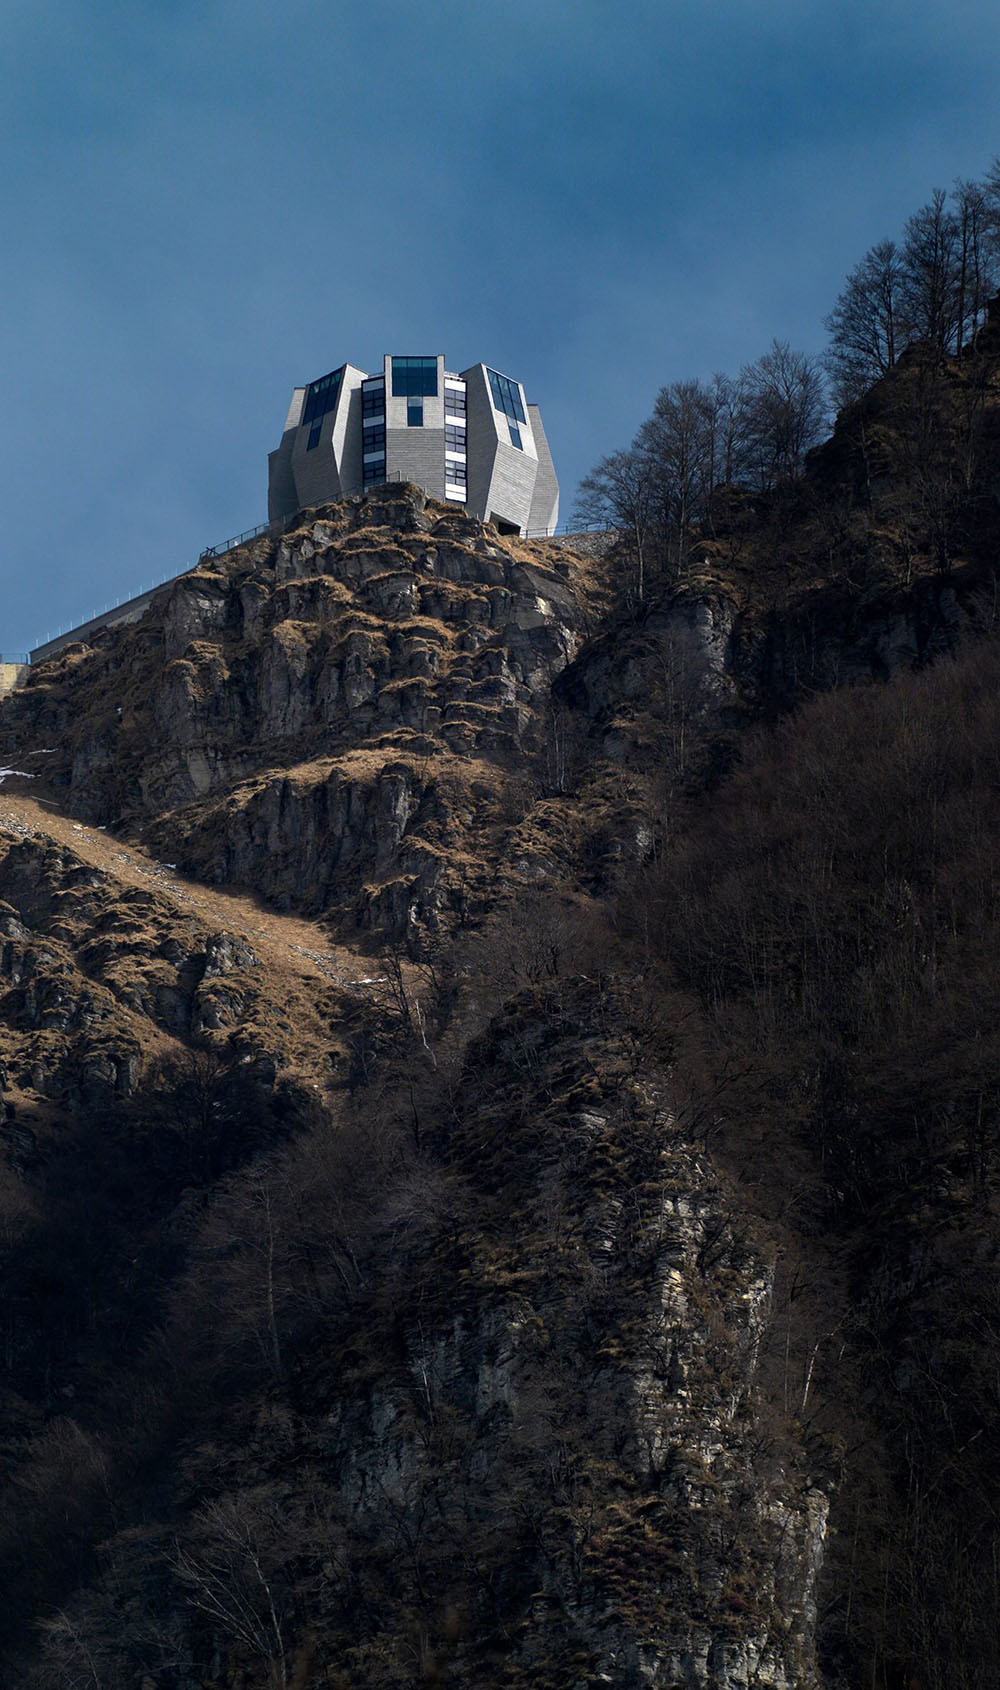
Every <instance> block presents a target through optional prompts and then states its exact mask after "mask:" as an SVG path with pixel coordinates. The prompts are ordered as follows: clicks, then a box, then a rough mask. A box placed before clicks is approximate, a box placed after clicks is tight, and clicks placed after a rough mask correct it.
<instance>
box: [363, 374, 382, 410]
mask: <svg viewBox="0 0 1000 1690" xmlns="http://www.w3.org/2000/svg"><path fill="white" fill-rule="evenodd" d="M384 410H385V382H384V381H380V382H379V383H378V385H377V387H369V386H368V384H367V382H365V383H364V385H363V386H362V389H361V415H362V416H363V417H377V416H379V415H380V414H381V412H382V411H384Z"/></svg>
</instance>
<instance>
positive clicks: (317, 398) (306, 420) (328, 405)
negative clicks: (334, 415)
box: [302, 364, 344, 452]
mask: <svg viewBox="0 0 1000 1690" xmlns="http://www.w3.org/2000/svg"><path fill="white" fill-rule="evenodd" d="M343 374H344V366H343V364H341V366H340V369H339V370H331V371H330V374H329V375H328V376H321V377H320V379H319V381H313V382H310V383H309V386H308V387H307V388H306V402H305V405H304V406H303V408H302V427H303V428H306V427H308V429H309V439H308V440H307V441H306V451H307V452H311V451H312V449H313V447H314V446H318V445H319V437H320V434H321V432H322V428H323V418H324V417H325V416H326V415H327V412H329V411H332V410H333V408H334V406H335V405H336V403H337V400H338V398H339V396H340V381H341V377H342V376H343Z"/></svg>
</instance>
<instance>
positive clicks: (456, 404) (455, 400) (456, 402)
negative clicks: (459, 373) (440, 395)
mask: <svg viewBox="0 0 1000 1690" xmlns="http://www.w3.org/2000/svg"><path fill="white" fill-rule="evenodd" d="M444 414H445V416H446V417H464V416H465V393H464V391H463V392H462V393H459V392H457V391H456V389H455V388H454V387H446V388H445V390H444Z"/></svg>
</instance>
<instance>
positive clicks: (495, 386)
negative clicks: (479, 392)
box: [486, 369, 528, 422]
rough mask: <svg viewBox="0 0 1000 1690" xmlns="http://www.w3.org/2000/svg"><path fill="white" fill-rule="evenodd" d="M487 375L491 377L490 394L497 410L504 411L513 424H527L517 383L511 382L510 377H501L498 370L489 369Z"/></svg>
mask: <svg viewBox="0 0 1000 1690" xmlns="http://www.w3.org/2000/svg"><path fill="white" fill-rule="evenodd" d="M486 374H487V375H488V376H489V380H490V392H491V393H492V395H493V403H494V405H495V406H496V408H497V410H498V411H502V412H503V413H504V416H505V417H508V418H509V419H510V421H511V422H527V420H528V419H527V417H526V416H525V414H524V406H523V405H522V404H521V390H520V388H519V387H518V385H517V382H516V381H511V379H510V376H502V375H500V373H499V372H498V371H497V370H490V369H487V371H486Z"/></svg>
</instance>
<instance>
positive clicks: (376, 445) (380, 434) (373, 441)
mask: <svg viewBox="0 0 1000 1690" xmlns="http://www.w3.org/2000/svg"><path fill="white" fill-rule="evenodd" d="M361 450H362V452H363V453H364V454H365V456H366V457H367V456H368V455H369V454H370V453H372V452H380V453H381V454H382V456H383V457H385V425H384V424H381V423H380V424H379V426H378V427H377V428H366V429H363V430H362V433H361Z"/></svg>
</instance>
